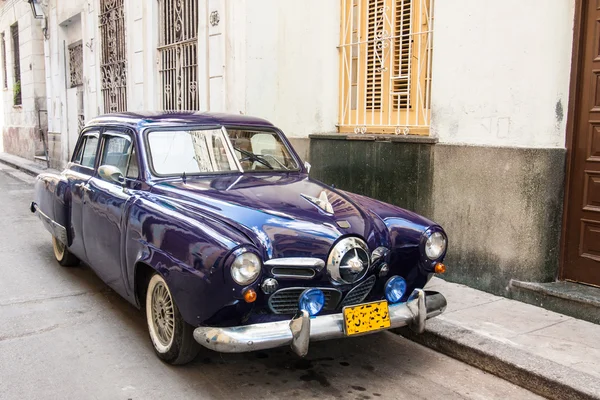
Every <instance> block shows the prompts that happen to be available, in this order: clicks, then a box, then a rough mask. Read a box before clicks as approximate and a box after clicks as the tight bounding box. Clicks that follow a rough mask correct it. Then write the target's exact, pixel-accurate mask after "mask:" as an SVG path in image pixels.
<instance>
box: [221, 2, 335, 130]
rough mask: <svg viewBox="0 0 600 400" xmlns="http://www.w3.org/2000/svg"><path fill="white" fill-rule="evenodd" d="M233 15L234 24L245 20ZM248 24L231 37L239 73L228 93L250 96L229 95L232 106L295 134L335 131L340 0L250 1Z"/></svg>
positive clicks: (231, 80) (232, 59) (232, 55)
mask: <svg viewBox="0 0 600 400" xmlns="http://www.w3.org/2000/svg"><path fill="white" fill-rule="evenodd" d="M229 1H231V0H229ZM230 15H233V18H234V22H235V27H236V28H235V29H238V28H237V27H239V26H243V25H244V23H243V21H244V19H243V16H241V15H240V14H239V12H238V13H237V14H234V13H230ZM245 26H246V30H245V34H244V35H243V36H239V35H238V37H237V39H233V43H231V41H228V43H229V46H228V47H227V50H228V55H227V61H228V63H235V65H234V67H233V68H232V70H233V71H237V72H236V73H235V76H233V77H231V76H226V82H227V93H229V96H231V94H232V93H235V94H236V95H237V96H244V95H245V101H243V102H242V101H240V100H239V99H237V98H229V100H228V101H227V104H228V107H229V108H228V110H227V111H230V112H234V113H239V112H243V113H245V114H248V115H253V116H259V117H263V118H266V119H268V120H270V121H271V122H273V123H274V124H276V125H277V126H278V127H280V128H281V129H282V130H283V131H284V132H285V133H286V134H287V135H288V136H291V137H306V136H308V135H309V134H311V133H323V132H335V131H336V126H335V124H336V122H337V115H338V73H339V71H338V59H339V53H338V49H337V46H338V45H339V31H340V3H339V1H335V0H304V1H294V0H252V1H247V2H246V4H245ZM236 43H237V46H236ZM240 57H243V59H244V62H243V65H242V64H241V63H240V60H239V58H240ZM226 68H228V69H229V68H230V65H229V64H227V63H226Z"/></svg>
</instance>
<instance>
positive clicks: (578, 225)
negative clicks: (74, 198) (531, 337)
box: [0, 0, 600, 295]
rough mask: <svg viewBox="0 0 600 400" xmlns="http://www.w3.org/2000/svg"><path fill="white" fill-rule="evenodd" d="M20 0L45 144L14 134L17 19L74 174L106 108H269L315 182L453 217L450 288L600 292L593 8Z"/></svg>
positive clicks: (517, 0) (52, 146)
mask: <svg viewBox="0 0 600 400" xmlns="http://www.w3.org/2000/svg"><path fill="white" fill-rule="evenodd" d="M40 1H41V0H40ZM4 3H5V4H4V6H3V7H2V11H1V12H2V24H1V25H0V29H2V32H4V37H5V38H6V49H7V51H6V57H3V60H4V61H5V63H6V64H7V65H8V66H9V67H8V68H5V70H6V71H8V72H7V75H6V76H7V77H8V78H7V79H8V89H7V90H6V91H5V93H4V96H3V101H4V106H3V109H4V111H5V112H4V118H5V121H4V134H3V139H4V151H7V152H12V153H15V154H20V155H26V156H31V155H33V154H34V151H30V147H31V144H28V145H27V146H30V147H28V152H21V151H20V150H15V148H21V147H23V148H24V147H26V146H25V145H24V144H19V145H17V146H15V145H14V135H13V134H11V133H10V132H12V131H11V130H10V129H11V127H13V126H21V125H24V126H25V125H26V124H31V123H32V121H33V119H32V118H33V117H32V115H33V114H31V115H29V114H27V113H24V112H22V113H23V114H27V117H25V116H23V117H22V118H23V120H22V121H23V122H20V121H21V120H19V119H18V118H21V117H18V116H16V115H15V112H17V111H15V106H14V105H13V104H11V102H12V96H13V92H14V90H13V89H12V83H13V82H14V81H15V78H14V76H13V72H12V71H13V70H14V68H13V62H12V55H13V53H14V49H13V45H12V44H11V42H10V40H12V39H10V37H11V31H10V29H11V27H12V24H14V23H15V21H16V20H15V17H14V16H15V15H16V16H17V19H18V23H19V29H20V30H21V31H23V30H25V29H27V30H28V32H26V33H23V34H22V35H21V36H23V35H28V37H29V36H31V41H32V44H31V46H30V48H31V50H25V48H23V47H20V49H23V50H22V51H21V54H20V60H21V67H20V68H21V73H22V75H23V78H22V79H23V81H24V82H25V79H26V78H25V75H26V74H29V75H30V76H31V77H30V78H27V79H31V80H33V81H34V82H38V81H39V78H35V76H37V75H36V71H44V74H45V75H44V76H45V85H41V86H40V88H39V89H34V88H37V86H35V85H32V86H31V87H29V86H27V89H26V85H24V86H23V101H24V102H25V101H27V102H28V104H29V105H28V107H34V106H37V107H38V108H39V106H40V104H41V105H43V106H44V107H45V110H47V113H46V116H47V117H46V119H43V121H42V123H41V125H44V127H47V137H48V151H49V155H50V160H51V163H52V165H53V166H55V167H57V168H58V167H62V166H64V165H65V163H66V161H67V160H68V158H69V155H70V154H71V152H72V150H73V147H74V145H75V141H76V139H77V136H78V132H79V129H80V128H81V126H82V124H84V123H85V121H86V120H89V119H90V118H92V117H95V116H96V115H99V114H104V113H109V112H116V111H132V112H135V111H141V110H168V111H178V110H202V111H204V110H209V111H226V112H232V113H242V114H249V115H256V116H260V117H264V118H267V119H269V120H271V121H273V122H274V123H275V124H276V125H277V126H279V127H280V128H281V129H282V130H283V131H284V132H285V133H286V134H287V135H288V136H289V137H290V138H291V139H292V141H293V143H294V144H295V146H296V148H297V149H298V150H299V153H300V154H301V156H302V157H303V158H305V159H308V160H310V162H311V163H312V165H313V170H312V174H313V175H314V177H316V178H318V179H320V180H323V181H324V182H326V183H330V184H335V186H336V187H339V188H342V189H347V190H350V191H355V192H358V193H362V194H365V195H369V196H373V197H375V198H378V199H381V200H384V201H387V202H390V203H393V204H397V205H400V206H403V207H406V208H408V209H412V210H415V211H417V212H419V213H422V214H424V215H426V216H428V217H430V218H432V219H433V220H435V221H437V222H439V223H440V224H442V225H443V226H444V227H445V228H446V229H447V231H448V234H449V236H450V248H451V251H450V253H449V256H448V264H449V273H448V274H447V277H448V279H450V280H454V281H458V282H463V283H466V284H469V285H471V286H473V287H477V288H480V289H484V290H487V291H490V292H494V293H497V294H501V295H508V294H509V288H510V283H511V281H512V282H514V281H530V282H551V281H555V280H557V279H572V280H575V281H577V282H582V283H586V284H593V285H600V272H598V271H600V248H599V247H598V246H600V245H599V244H598V243H600V237H599V236H598V235H599V233H598V232H600V223H599V222H598V217H597V214H596V213H597V212H598V210H600V200H599V199H598V193H600V189H599V187H600V183H599V182H600V179H597V176H600V175H598V172H596V171H598V169H597V168H596V166H597V164H595V163H596V162H597V160H596V155H595V154H597V153H598V151H599V150H598V145H599V144H598V143H600V142H598V141H600V136H598V135H597V133H596V130H595V128H589V126H592V127H593V126H595V125H594V123H593V121H594V119H593V118H594V117H593V116H589V118H588V121H587V122H586V124H587V125H585V126H586V128H585V129H584V127H583V126H581V125H577V124H576V123H575V121H577V119H578V118H579V117H578V115H580V114H581V112H582V110H583V109H585V107H587V106H588V103H589V101H588V100H586V99H587V97H586V98H585V99H584V97H585V96H588V97H590V96H592V93H596V92H595V89H593V90H592V92H590V93H588V91H589V90H588V89H585V90H586V91H585V93H583V94H581V93H580V88H581V87H582V85H583V87H586V88H587V87H588V86H589V79H591V78H589V77H587V78H584V75H585V74H588V75H590V74H592V73H591V72H589V71H588V70H587V69H586V68H588V69H589V68H592V67H590V66H589V65H588V64H586V63H587V62H588V61H589V60H592V59H595V58H593V57H592V58H590V57H591V56H589V54H588V53H589V51H591V50H589V49H588V50H585V49H580V44H581V43H588V42H589V43H592V41H593V40H594V39H590V37H591V36H590V35H592V36H593V34H592V33H590V32H591V31H592V30H593V29H592V28H591V27H590V26H591V22H586V23H582V21H588V19H590V18H592V17H591V16H590V15H592V14H593V13H594V12H595V11H594V10H593V8H594V7H595V2H592V1H591V0H545V1H544V2H541V1H540V0H508V1H504V2H487V1H478V0H453V1H440V0H438V1H435V2H434V1H433V0H306V1H302V2H298V1H291V0H252V1H249V0H71V1H69V2H64V1H58V0H43V1H41V5H42V7H43V9H44V14H45V18H44V19H43V20H41V21H40V20H35V19H33V18H32V17H30V16H28V15H27V10H26V9H27V7H28V4H27V3H26V2H23V1H14V0H7V1H4ZM592 3H593V4H592ZM10 9H14V10H18V12H17V14H14V12H13V11H9V10H10ZM515 10H519V12H515ZM590 21H591V19H590ZM21 31H20V32H21ZM9 39H10V40H9ZM573 43H575V46H573ZM589 46H592V44H590V45H589ZM584 47H585V46H584ZM596 47H597V46H596ZM40 49H41V50H40ZM584 50H585V51H587V53H585V51H584ZM25 52H29V53H30V56H31V57H32V60H37V61H40V57H45V63H42V64H38V63H37V62H33V63H32V67H31V68H29V63H28V61H27V59H26V58H27V57H29V53H28V54H25ZM583 53H585V55H583ZM590 54H591V53H590ZM42 55H43V56H42ZM575 56H577V57H580V58H581V61H580V62H579V61H577V62H575V60H576V58H575ZM585 57H588V58H585ZM589 62H591V61H589ZM590 65H591V64H590ZM592 69H593V68H592ZM594 70H595V69H594ZM590 71H591V70H590ZM592 75H593V74H592ZM592 75H590V76H592ZM593 76H595V75H593ZM588 78H589V79H588ZM36 79H38V80H36ZM585 79H588V80H587V81H586V80H585ZM593 82H594V86H593V87H594V88H595V82H596V81H595V80H594V81H593ZM5 86H7V85H6V84H5ZM42 86H43V89H42ZM36 96H38V97H36ZM40 96H41V98H44V99H45V101H44V102H41V103H40V102H36V99H39V98H40ZM578 96H579V97H578ZM26 99H27V100H26ZM578 99H579V100H578ZM581 99H583V100H585V102H584V103H583V104H582V103H581V101H583V100H581ZM590 101H591V100H590ZM594 104H595V103H594ZM582 107H583V108H582ZM592 108H593V107H592ZM32 109H35V108H32ZM23 110H25V105H23ZM578 113H579V114H578ZM580 117H581V118H583V117H582V116H580ZM590 121H592V122H590ZM33 122H35V121H33ZM590 123H591V125H590ZM20 124H21V125H20ZM41 125H40V126H41ZM26 126H29V125H26ZM31 126H32V127H33V126H36V125H34V124H32V125H31ZM588 128H589V129H588ZM23 138H24V141H26V142H27V141H29V140H34V141H35V139H36V138H35V136H34V135H33V134H32V133H31V134H30V136H26V135H24V136H20V139H21V140H23ZM584 142H585V143H587V144H586V146H588V147H587V148H588V150H589V151H588V150H586V151H588V152H589V154H587V153H586V154H587V155H581V154H579V153H577V152H576V149H578V148H579V147H581V146H583V144H582V143H584ZM19 143H20V142H19ZM578 143H579V144H578ZM578 146H579V147H578ZM582 151H583V150H582ZM582 154H583V153H582ZM589 160H592V161H589ZM586 163H587V164H586ZM574 171H575V172H574ZM573 174H575V175H573ZM577 174H578V175H577ZM569 182H570V183H569ZM573 182H575V183H573ZM584 203H585V204H584ZM573 204H576V205H577V207H579V208H580V209H581V210H578V209H577V207H576V206H574V205H573ZM581 204H584V205H583V206H582V207H580V206H581ZM582 210H583V211H582ZM582 213H583V214H582Z"/></svg>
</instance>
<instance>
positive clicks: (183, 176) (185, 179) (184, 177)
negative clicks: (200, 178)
mask: <svg viewBox="0 0 600 400" xmlns="http://www.w3.org/2000/svg"><path fill="white" fill-rule="evenodd" d="M181 179H182V180H183V183H187V176H186V175H185V171H183V174H181Z"/></svg>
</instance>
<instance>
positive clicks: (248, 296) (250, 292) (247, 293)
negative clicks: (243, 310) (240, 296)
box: [244, 289, 256, 303]
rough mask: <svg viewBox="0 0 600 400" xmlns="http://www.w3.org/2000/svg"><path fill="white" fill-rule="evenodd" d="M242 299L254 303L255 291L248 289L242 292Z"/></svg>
mask: <svg viewBox="0 0 600 400" xmlns="http://www.w3.org/2000/svg"><path fill="white" fill-rule="evenodd" d="M244 300H246V303H254V302H255V301H256V292H255V291H254V290H252V289H248V290H246V291H245V292H244Z"/></svg>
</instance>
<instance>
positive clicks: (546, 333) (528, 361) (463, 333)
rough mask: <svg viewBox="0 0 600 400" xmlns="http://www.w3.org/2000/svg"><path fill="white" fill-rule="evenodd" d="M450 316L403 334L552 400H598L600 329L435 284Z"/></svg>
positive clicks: (431, 285)
mask: <svg viewBox="0 0 600 400" xmlns="http://www.w3.org/2000/svg"><path fill="white" fill-rule="evenodd" d="M426 288H427V289H431V290H436V291H439V292H440V293H442V294H444V296H446V298H447V300H448V308H447V309H446V311H445V312H444V313H443V314H442V315H440V316H438V317H435V318H433V319H430V320H428V321H427V325H426V329H425V332H424V333H423V334H421V335H415V334H413V333H412V332H411V331H410V329H404V328H403V329H400V330H398V331H396V333H399V334H401V335H402V336H405V337H407V338H409V339H411V340H413V341H415V342H417V343H421V344H423V345H425V346H427V347H430V348H432V349H434V350H437V351H439V352H442V353H444V354H447V355H449V356H451V357H454V358H456V359H458V360H461V361H463V362H465V363H467V364H470V365H473V366H476V367H478V368H480V369H482V370H484V371H487V372H489V373H492V374H494V375H497V376H499V377H501V378H503V379H506V380H508V381H510V382H512V383H514V384H517V385H519V386H522V387H524V388H526V389H529V390H530V391H532V392H534V393H537V394H539V395H541V396H544V397H546V398H548V399H553V400H572V399H594V400H600V342H598V338H599V337H600V325H596V324H592V323H590V322H587V321H583V320H581V319H575V318H572V317H569V316H566V315H563V314H558V313H555V312H553V311H548V310H545V309H543V308H540V307H536V306H533V305H530V304H525V303H522V302H520V301H515V300H512V299H507V298H505V297H499V296H495V295H492V294H489V293H485V292H482V291H479V290H475V289H472V288H469V287H466V286H464V285H459V284H455V283H450V282H446V281H443V280H441V279H438V278H433V279H432V280H431V282H429V284H428V285H427V287H426Z"/></svg>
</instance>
